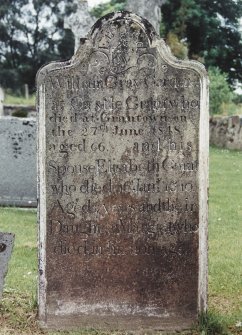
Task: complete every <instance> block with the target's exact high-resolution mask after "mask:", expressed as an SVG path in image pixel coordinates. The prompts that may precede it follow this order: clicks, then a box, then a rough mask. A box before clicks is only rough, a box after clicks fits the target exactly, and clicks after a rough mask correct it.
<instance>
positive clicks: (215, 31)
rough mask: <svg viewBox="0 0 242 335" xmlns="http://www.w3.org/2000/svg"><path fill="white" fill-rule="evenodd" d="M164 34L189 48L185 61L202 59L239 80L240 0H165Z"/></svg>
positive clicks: (241, 49) (241, 63) (241, 55)
mask: <svg viewBox="0 0 242 335" xmlns="http://www.w3.org/2000/svg"><path fill="white" fill-rule="evenodd" d="M162 15H163V21H164V23H163V24H164V26H165V32H166V34H168V32H170V31H172V32H173V33H174V34H176V35H177V36H178V38H179V40H181V41H185V42H186V44H187V45H188V49H189V58H192V59H199V60H203V61H204V63H205V65H206V66H217V67H219V68H220V69H221V70H222V71H223V72H226V73H228V81H229V83H230V84H235V83H236V80H239V81H242V71H241V68H242V42H241V35H240V32H239V19H240V18H241V17H242V1H240V0H237V1H235V0H226V1H218V0H167V2H166V3H165V4H164V5H163V6H162Z"/></svg>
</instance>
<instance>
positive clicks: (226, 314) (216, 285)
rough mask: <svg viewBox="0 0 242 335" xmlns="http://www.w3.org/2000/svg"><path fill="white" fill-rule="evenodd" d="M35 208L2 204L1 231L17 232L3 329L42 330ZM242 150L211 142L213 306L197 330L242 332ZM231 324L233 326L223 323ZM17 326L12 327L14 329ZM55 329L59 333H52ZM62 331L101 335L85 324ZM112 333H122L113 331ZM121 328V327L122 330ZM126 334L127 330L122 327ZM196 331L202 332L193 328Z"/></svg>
mask: <svg viewBox="0 0 242 335" xmlns="http://www.w3.org/2000/svg"><path fill="white" fill-rule="evenodd" d="M36 228H37V227H36V212H35V211H33V210H30V211H26V210H19V209H10V208H1V209H0V231H9V232H14V233H15V234H16V241H15V247H14V253H13V255H12V258H11V262H10V266H9V271H8V275H7V278H6V283H5V292H4V298H3V300H2V303H1V304H0V324H1V328H0V334H3V335H4V334H6V335H10V334H14V335H20V334H25V335H28V334H43V332H41V331H40V330H39V328H38V326H37V324H36V311H37V309H36V290H37V279H36V278H37V247H36V231H37V229H36ZM241 247H242V152H237V151H228V150H221V149H215V148H211V150H210V191H209V310H210V312H209V313H208V314H207V315H202V316H201V320H202V321H201V326H200V330H199V333H200V334H202V335H212V334H233V335H235V334H242V327H235V325H236V323H237V324H238V323H239V322H242V248H241ZM226 324H228V326H229V329H230V332H227V331H226V330H225V329H226V327H225V325H226ZM11 329H13V331H11ZM48 334H51V335H57V334H60V333H53V332H52V333H51V332H50V333H48ZM61 334H62V335H64V334H69V335H77V334H79V335H80V334H83V335H87V334H90V335H101V334H106V333H105V332H97V331H96V330H83V331H79V332H69V333H68V332H61ZM113 334H118V333H117V332H116V333H113ZM120 334H121V333H120ZM122 334H124V333H122ZM192 334H198V332H193V333H192Z"/></svg>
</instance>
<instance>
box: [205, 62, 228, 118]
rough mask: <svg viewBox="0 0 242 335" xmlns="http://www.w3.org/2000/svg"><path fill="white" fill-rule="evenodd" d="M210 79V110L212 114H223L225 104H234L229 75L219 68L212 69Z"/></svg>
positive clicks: (209, 72)
mask: <svg viewBox="0 0 242 335" xmlns="http://www.w3.org/2000/svg"><path fill="white" fill-rule="evenodd" d="M208 74H209V79H210V90H209V100H210V103H209V109H210V114H212V115H214V114H222V107H223V104H228V103H231V102H232V98H233V92H232V91H231V88H230V87H229V85H228V82H227V75H226V74H225V73H222V72H221V71H220V70H219V68H217V67H210V68H209V70H208Z"/></svg>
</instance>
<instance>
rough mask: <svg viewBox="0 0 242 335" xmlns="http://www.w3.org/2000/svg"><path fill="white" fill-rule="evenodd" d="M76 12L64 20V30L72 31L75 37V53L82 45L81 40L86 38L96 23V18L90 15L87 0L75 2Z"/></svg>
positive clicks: (75, 0) (76, 0)
mask: <svg viewBox="0 0 242 335" xmlns="http://www.w3.org/2000/svg"><path fill="white" fill-rule="evenodd" d="M73 3H74V4H75V5H76V12H75V13H72V14H71V15H70V16H68V17H67V18H66V19H65V20H64V28H66V29H71V31H72V32H73V34H74V37H75V51H76V50H77V49H78V47H79V45H80V38H84V37H86V35H87V34H88V33H89V30H90V29H91V27H92V25H93V24H94V23H95V18H94V17H93V16H92V15H91V14H90V12H89V8H88V2H87V1H85V0H73Z"/></svg>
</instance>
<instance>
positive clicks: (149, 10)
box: [126, 0, 166, 35]
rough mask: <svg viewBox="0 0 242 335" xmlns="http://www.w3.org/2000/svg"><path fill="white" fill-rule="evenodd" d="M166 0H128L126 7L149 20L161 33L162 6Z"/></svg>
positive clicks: (158, 32)
mask: <svg viewBox="0 0 242 335" xmlns="http://www.w3.org/2000/svg"><path fill="white" fill-rule="evenodd" d="M165 2H166V0H149V1H147V0H128V1H127V4H126V9H127V10H129V11H131V12H133V13H135V14H138V15H140V16H141V17H144V18H145V19H146V20H148V21H149V22H150V23H151V24H152V25H153V27H154V28H155V31H156V32H157V34H158V35H159V34H160V24H161V6H162V5H163V4H164V3H165Z"/></svg>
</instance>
